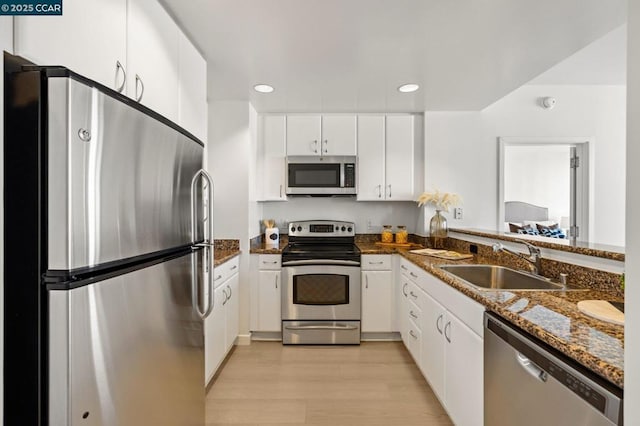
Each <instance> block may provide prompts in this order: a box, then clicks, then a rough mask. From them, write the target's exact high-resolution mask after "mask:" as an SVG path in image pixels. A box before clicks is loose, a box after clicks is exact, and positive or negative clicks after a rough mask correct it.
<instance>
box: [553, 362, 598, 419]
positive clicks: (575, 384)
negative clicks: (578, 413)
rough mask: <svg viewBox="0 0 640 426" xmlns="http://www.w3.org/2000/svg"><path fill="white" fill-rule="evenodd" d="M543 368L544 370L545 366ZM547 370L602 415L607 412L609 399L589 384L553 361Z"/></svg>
mask: <svg viewBox="0 0 640 426" xmlns="http://www.w3.org/2000/svg"><path fill="white" fill-rule="evenodd" d="M541 367H542V368H544V367H543V366H541ZM546 370H547V371H548V372H549V374H551V375H552V376H553V377H555V378H556V380H558V381H559V382H561V383H563V384H564V385H565V386H566V387H568V388H569V389H571V390H572V391H573V392H574V393H575V394H577V395H578V396H579V397H581V398H582V399H584V400H585V401H587V402H588V403H589V404H591V406H593V407H594V408H596V409H598V411H600V412H601V413H604V412H605V409H606V407H607V399H606V398H605V397H604V396H603V395H602V394H600V393H599V392H598V391H596V390H594V389H592V388H591V387H590V386H589V385H588V384H587V383H585V382H584V381H582V380H580V379H579V378H577V377H576V376H574V375H573V374H571V373H569V372H568V371H567V370H565V369H564V368H562V367H560V366H558V365H556V364H554V363H553V362H551V361H549V364H548V365H547V368H546Z"/></svg>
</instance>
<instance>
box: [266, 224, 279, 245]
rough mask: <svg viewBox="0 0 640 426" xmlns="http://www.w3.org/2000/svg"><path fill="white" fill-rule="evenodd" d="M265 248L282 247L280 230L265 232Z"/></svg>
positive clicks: (271, 229) (269, 229) (272, 229)
mask: <svg viewBox="0 0 640 426" xmlns="http://www.w3.org/2000/svg"><path fill="white" fill-rule="evenodd" d="M264 236H265V246H267V247H270V248H278V247H279V246H280V232H279V231H278V228H267V229H265V230H264Z"/></svg>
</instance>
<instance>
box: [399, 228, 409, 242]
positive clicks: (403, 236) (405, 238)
mask: <svg viewBox="0 0 640 426" xmlns="http://www.w3.org/2000/svg"><path fill="white" fill-rule="evenodd" d="M408 242H409V233H408V232H407V227H406V226H405V225H398V230H397V231H396V243H397V244H407V243H408Z"/></svg>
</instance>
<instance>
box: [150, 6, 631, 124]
mask: <svg viewBox="0 0 640 426" xmlns="http://www.w3.org/2000/svg"><path fill="white" fill-rule="evenodd" d="M163 2H164V3H165V5H166V6H167V8H168V9H169V11H170V13H172V14H173V15H174V16H175V17H176V19H177V20H178V22H179V23H180V25H181V26H182V28H183V29H185V31H186V32H187V34H188V35H189V36H190V38H191V39H192V40H193V41H194V42H195V44H196V45H197V46H198V47H199V48H200V49H201V51H202V52H203V53H204V55H205V57H206V59H207V61H208V84H209V88H208V97H209V100H210V101H215V100H250V101H251V102H252V103H253V105H254V107H255V108H256V109H257V110H258V111H260V112H276V111H286V112H295V111H306V112H311V111H313V112H323V111H332V112H340V111H362V112H365V111H379V112H392V111H425V110H479V109H482V108H484V107H485V106H487V105H489V104H491V103H493V102H494V101H495V100H497V99H499V98H501V97H503V96H504V95H506V94H507V93H509V92H511V91H512V90H514V89H516V88H517V87H519V86H521V85H523V84H525V83H527V82H528V81H530V80H531V79H533V78H534V77H536V76H538V75H540V74H541V73H543V72H544V71H545V70H548V69H549V68H551V67H552V66H553V65H555V64H557V63H559V62H561V61H562V60H563V59H564V58H567V57H568V56H570V55H571V54H573V53H575V52H577V51H578V50H580V49H582V48H583V47H585V46H587V45H588V44H590V43H591V42H593V41H594V40H597V39H598V38H600V37H602V36H603V35H605V34H606V33H608V32H610V31H612V30H613V29H615V28H617V27H619V26H620V25H622V24H623V23H624V22H625V21H626V7H627V2H626V0H535V1H531V0H189V1H184V0H163ZM406 82H416V83H419V84H420V85H421V89H420V90H419V91H418V92H416V93H414V94H401V93H398V92H397V90H396V88H397V87H398V86H399V85H401V84H402V83H406ZM256 83H268V84H271V85H273V86H274V87H275V88H276V91H275V92H273V93H271V94H268V95H265V94H258V93H255V92H254V91H253V90H252V87H253V85H254V84H256Z"/></svg>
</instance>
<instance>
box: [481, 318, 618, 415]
mask: <svg viewBox="0 0 640 426" xmlns="http://www.w3.org/2000/svg"><path fill="white" fill-rule="evenodd" d="M485 325H486V330H485V334H484V342H485V352H484V359H485V371H484V393H485V410H484V412H485V419H484V424H485V425H491V426H512V425H519V426H540V425H550V426H551V425H581V426H612V425H620V424H622V391H621V390H620V389H617V388H615V389H614V386H613V385H608V384H605V383H603V382H604V381H603V380H601V379H599V378H596V377H595V375H593V374H588V373H587V372H586V371H584V370H583V369H582V368H581V367H578V366H576V365H572V364H573V362H571V361H570V360H568V359H565V357H564V356H561V355H560V354H553V353H551V352H549V351H547V350H546V349H545V348H544V347H542V346H541V345H540V344H539V343H537V342H535V341H534V340H533V339H532V338H530V337H528V336H526V335H524V334H523V333H522V332H519V331H517V330H514V329H513V328H512V327H511V326H510V325H508V324H506V323H504V322H503V321H502V320H500V319H499V318H497V317H494V316H491V315H488V314H487V315H486V316H485Z"/></svg>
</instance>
